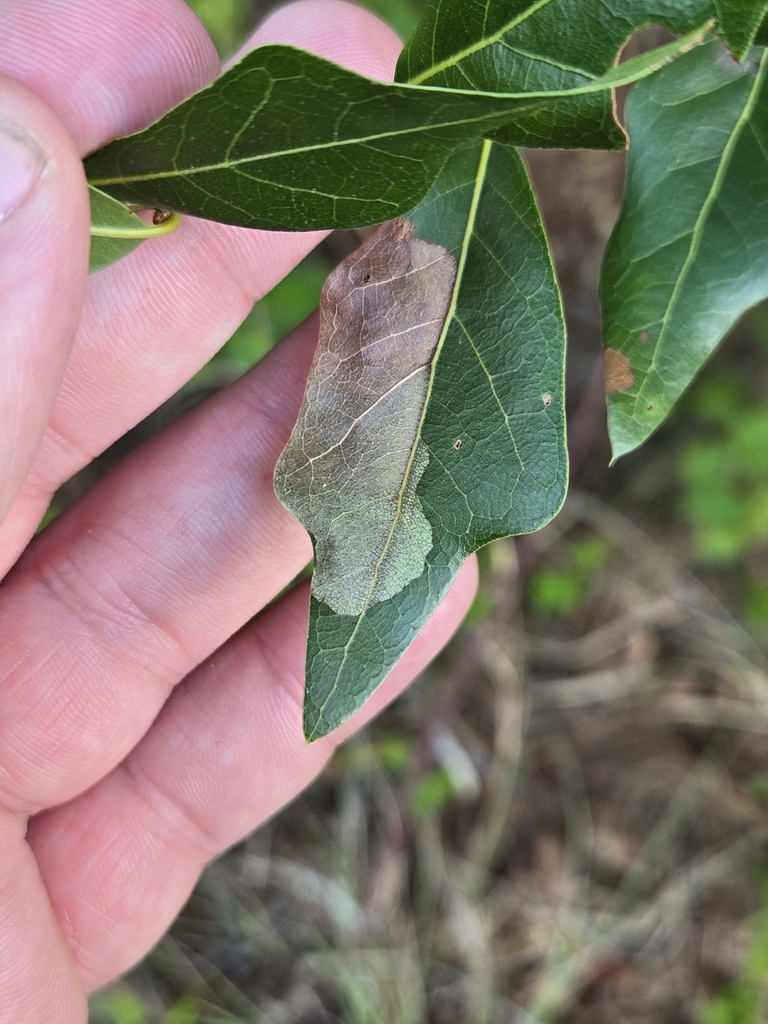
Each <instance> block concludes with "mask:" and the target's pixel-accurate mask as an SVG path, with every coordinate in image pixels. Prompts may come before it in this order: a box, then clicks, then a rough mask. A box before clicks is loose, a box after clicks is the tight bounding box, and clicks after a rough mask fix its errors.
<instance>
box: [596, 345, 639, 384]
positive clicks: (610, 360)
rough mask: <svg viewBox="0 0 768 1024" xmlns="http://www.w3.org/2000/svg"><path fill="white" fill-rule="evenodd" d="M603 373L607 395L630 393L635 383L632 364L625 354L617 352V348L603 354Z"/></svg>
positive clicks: (609, 349) (608, 349)
mask: <svg viewBox="0 0 768 1024" xmlns="http://www.w3.org/2000/svg"><path fill="white" fill-rule="evenodd" d="M603 372H604V373H605V393H606V394H607V395H612V394H613V393H614V392H615V391H629V389H630V388H631V387H632V385H633V384H634V383H635V375H634V373H632V364H631V363H630V361H629V359H627V357H626V356H625V355H624V353H623V352H617V351H616V349H615V348H607V349H606V350H605V351H604V352H603Z"/></svg>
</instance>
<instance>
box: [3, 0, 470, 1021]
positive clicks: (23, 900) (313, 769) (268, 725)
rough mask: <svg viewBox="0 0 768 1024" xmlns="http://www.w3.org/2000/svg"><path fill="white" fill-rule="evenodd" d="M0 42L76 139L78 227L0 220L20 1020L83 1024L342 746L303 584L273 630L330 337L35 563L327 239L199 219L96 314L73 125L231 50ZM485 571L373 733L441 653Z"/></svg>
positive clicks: (59, 199) (143, 98) (6, 877)
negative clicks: (312, 408) (166, 405)
mask: <svg viewBox="0 0 768 1024" xmlns="http://www.w3.org/2000/svg"><path fill="white" fill-rule="evenodd" d="M299 11H300V16H298V14H299V12H298V11H296V10H293V11H291V12H285V13H283V14H281V15H278V16H277V17H275V18H274V19H273V20H272V21H271V22H270V24H269V25H268V26H266V28H265V30H264V32H263V33H262V38H266V37H267V36H268V37H269V38H270V39H273V40H277V39H279V40H281V41H287V42H294V43H296V44H297V45H304V46H307V47H308V48H314V49H317V50H318V51H319V52H322V53H324V54H325V55H327V56H329V57H331V58H333V59H336V60H338V61H341V62H348V63H350V64H351V65H353V66H355V67H356V68H357V69H358V70H361V71H363V72H366V73H369V74H372V75H373V74H379V75H381V76H384V75H386V74H387V72H388V69H391V67H393V65H394V60H395V58H396V55H397V49H398V46H397V41H396V40H395V39H394V37H393V36H392V34H391V33H390V32H389V31H388V30H387V29H385V28H383V27H382V26H380V25H379V24H378V23H377V22H375V20H374V19H372V18H371V17H370V16H369V15H366V14H363V13H362V12H359V11H355V10H353V9H350V8H348V7H344V6H343V5H342V4H340V3H339V2H338V0H308V2H306V3H305V4H304V5H302V6H301V7H300V8H299ZM0 38H2V39H3V48H2V51H0V72H3V73H5V74H6V75H8V76H10V78H11V79H15V80H16V81H19V82H22V83H24V85H26V86H27V87H28V89H29V90H31V93H28V92H26V91H25V90H18V89H17V88H16V87H15V86H14V85H13V84H12V83H9V82H7V81H5V82H1V83H0V85H2V86H3V88H4V89H5V93H3V91H2V89H0V121H2V119H3V118H5V119H6V121H7V120H12V119H13V118H12V116H11V114H13V115H14V116H16V117H17V118H18V116H19V110H21V111H22V113H23V115H24V116H25V117H28V119H29V121H28V124H29V125H30V130H32V131H33V133H34V134H36V135H37V136H38V138H40V139H41V140H42V142H43V148H45V144H46V140H49V143H50V145H51V146H53V147H54V151H56V147H57V146H59V147H61V148H60V151H58V158H59V159H58V162H57V163H56V164H55V166H54V167H53V173H52V175H51V176H50V179H49V180H47V181H46V182H45V188H44V191H45V190H47V192H46V194H45V195H44V196H43V197H42V198H41V199H40V203H41V204H44V202H49V203H51V202H55V204H56V210H57V216H56V218H55V219H54V218H51V217H50V216H49V215H46V213H45V210H44V209H43V206H42V205H41V207H40V225H39V226H38V227H39V230H38V233H37V234H36V235H35V236H34V238H33V243H30V242H28V240H25V239H24V238H22V237H21V235H20V232H21V228H20V227H19V225H20V224H21V223H22V221H21V220H19V219H17V218H12V219H10V220H9V221H8V222H7V223H5V224H3V225H0V308H2V310H3V314H2V319H1V320H0V322H2V324H3V327H2V329H0V344H2V345H3V360H4V362H5V365H6V372H5V373H4V374H3V375H0V416H2V420H3V425H4V426H3V430H4V432H5V438H4V439H0V479H2V480H3V481H4V484H3V486H4V487H5V490H4V491H3V490H2V488H0V503H2V501H3V498H4V499H5V504H4V505H2V507H0V518H2V514H3V513H4V512H5V511H6V509H8V512H7V515H6V518H5V521H4V523H3V526H2V531H1V532H0V570H2V571H4V570H5V569H8V568H9V567H10V566H12V565H14V562H15V563H16V564H15V565H14V567H13V569H12V570H11V571H10V572H9V574H8V575H7V577H6V578H5V580H4V582H3V584H2V587H0V624H1V632H0V850H1V851H2V852H1V853H0V1022H2V1024H6V1022H11V1021H12V1022H13V1024H26V1022H27V1021H29V1022H35V1024H37V1022H39V1021H46V1022H47V1024H74V1022H77V1021H82V1020H84V1019H85V1008H84V1006H85V1004H84V992H85V991H86V990H88V989H91V988H93V987H96V986H98V985H100V984H103V983H104V982H106V981H107V980H109V979H110V978H111V977H113V976H114V975H115V974H117V973H119V972H120V971H122V970H125V969H126V968H127V967H128V966H130V965H131V964H132V963H134V962H135V961H136V959H137V958H139V957H140V956H141V955H142V954H143V953H144V952H145V951H146V950H147V949H148V948H149V947H150V946H151V945H152V943H153V942H155V941H156V940H157V938H158V937H159V935H160V934H162V932H163V930H164V929H165V928H166V927H167V926H168V924H169V923H170V921H171V920H172V918H173V916H174V915H175V914H176V912H177V911H178V909H179V907H180V906H181V904H182V902H183V901H184V899H185V898H186V896H187V894H188V893H189V890H190V888H191V886H192V885H193V884H194V881H195V879H196V877H197V875H198V874H199V872H200V870H201V868H202V866H203V865H204V864H205V862H206V861H207V860H209V859H210V858H211V857H213V856H215V855H216V854H217V853H218V852H220V851H221V850H222V849H224V848H225V847H227V846H228V845H230V844H232V843H233V842H236V841H237V840H238V839H239V838H240V837H242V836H243V835H244V834H245V833H246V832H248V831H249V830H250V829H252V828H253V827H255V825H257V824H258V823H259V822H260V821H262V820H264V818H266V817H267V816H269V815H270V814H272V813H273V812H274V811H275V810H276V809H277V808H278V807H280V806H281V805H282V804H283V803H285V802H286V801H287V800H289V799H290V798H291V797H292V796H293V795H295V794H296V793H297V792H298V791H299V790H300V789H301V788H302V787H303V786H305V785H306V784H307V783H308V782H309V781H310V780H311V778H312V777H313V776H314V775H315V774H316V773H317V771H318V770H319V769H320V768H321V767H322V765H323V764H324V763H325V761H326V759H327V757H328V756H329V754H330V752H331V750H332V749H333V747H334V746H335V744H336V743H337V742H338V740H339V738H340V737H339V736H337V735H335V736H334V737H332V738H329V739H328V740H326V741H321V742H319V743H316V744H312V745H311V746H307V745H306V744H305V743H304V740H303V737H302V733H301V714H300V704H301V689H302V683H301V680H302V662H303V647H304V635H305V629H306V592H305V591H304V590H298V591H295V592H294V593H293V594H291V595H290V596H289V597H288V598H286V599H284V600H283V601H281V602H280V603H278V604H276V605H273V606H272V607H270V609H269V610H268V611H266V612H264V613H262V614H259V613H260V612H261V610H262V609H263V608H264V607H265V605H266V604H267V603H268V602H270V601H271V600H272V598H273V597H274V596H275V595H276V594H277V593H278V592H279V591H280V590H281V589H282V588H283V587H284V586H285V585H286V584H287V583H288V582H289V581H290V579H291V578H292V577H293V576H294V575H295V574H296V573H297V572H298V571H299V569H300V568H301V567H302V566H303V565H304V564H305V563H306V561H307V560H308V558H309V557H310V554H311V548H310V545H309V539H308V537H307V536H306V534H305V533H304V531H303V530H302V529H301V527H300V526H299V525H298V524H297V523H296V522H295V520H293V519H292V518H291V517H290V516H289V515H288V513H287V512H285V510H283V509H282V507H281V506H280V505H279V504H278V503H277V501H276V499H275V498H274V495H273V492H272V486H271V475H272V468H273V466H274V462H275V459H276V457H277V455H278V454H279V451H280V449H281V447H282V445H283V444H284V443H285V440H286V438H287V435H288V432H289V430H290V427H291V425H292V421H293V419H294V417H295V414H296V411H297V408H298V403H299V399H300V395H301V390H302V386H303V381H304V377H305V374H306V370H307V367H308V363H309V359H310V357H311V350H312V346H313V343H314V329H313V324H312V323H309V324H306V325H304V326H303V327H301V328H299V329H298V331H296V332H295V333H294V335H293V336H292V337H291V338H290V339H288V341H287V342H286V343H284V344H283V345H282V346H280V347H279V348H278V349H277V350H276V351H275V352H273V353H272V354H271V355H270V356H269V357H268V358H267V359H266V360H265V361H264V362H263V363H262V364H260V366H259V367H258V368H257V370H256V371H254V372H253V373H251V374H249V375H248V376H247V377H246V378H244V379H243V380H242V381H240V382H239V383H238V384H237V385H235V386H234V387H232V388H230V389H228V391H226V392H223V393H222V394H220V395H219V396H217V397H216V398H215V399H214V400H212V401H211V402H209V403H206V405H205V406H202V407H200V408H199V409H197V410H196V411H195V412H194V413H193V414H191V415H190V416H188V417H187V418H186V419H185V420H184V421H182V422H181V423H179V424H177V425H176V426H174V427H173V428H171V429H170V430H168V431H166V432H165V433H164V434H163V435H161V436H159V437H158V438H157V439H155V440H154V441H153V442H151V443H150V444H148V445H146V446H145V447H144V448H143V449H142V450H141V451H139V452H138V453H137V454H136V455H134V456H133V457H132V458H131V459H129V460H127V461H126V462H125V463H124V464H123V465H121V466H120V467H119V468H118V469H117V470H116V471H115V472H114V473H112V474H111V475H110V476H109V477H108V478H107V479H106V480H105V481H104V482H103V483H102V484H100V485H99V486H98V487H97V488H96V489H95V490H94V491H93V492H92V493H91V494H90V495H88V496H87V497H86V498H85V499H84V500H83V501H81V502H80V503H79V504H78V505H77V506H75V507H74V508H73V509H72V510H70V512H69V513H67V515H66V516H63V517H62V518H61V519H60V520H58V521H57V522H56V523H55V524H54V526H53V527H51V528H50V529H49V530H47V531H46V532H45V534H44V535H42V536H41V537H40V538H38V539H37V540H36V541H35V542H34V543H33V544H30V545H29V547H28V548H27V550H26V551H24V548H25V546H26V545H27V544H28V542H29V538H30V537H31V536H32V534H33V533H34V529H35V526H36V524H37V523H38V522H39V520H40V518H41V515H42V513H43V511H44V509H45V507H46V505H47V503H48V501H49V500H50V496H51V494H52V493H53V491H54V490H55V488H56V487H57V486H58V485H59V484H60V483H61V482H62V481H64V480H65V479H67V478H68V477H69V476H71V475H72V473H74V472H75V471H76V470H78V469H79V468H80V467H81V466H82V465H83V464H85V463H86V462H87V461H88V459H89V458H91V457H92V456H93V455H95V454H97V453H98V452H100V451H103V450H104V448H106V447H107V446H108V445H109V444H110V443H111V442H112V441H113V440H114V439H115V438H117V437H118V436H120V435H121V434H122V433H123V432H124V431H125V430H126V429H128V428H129V427H130V426H132V425H133V424H134V423H136V422H137V421H138V420H139V419H141V418H142V417H143V416H144V415H146V414H147V413H149V412H150V411H151V410H152V409H153V408H155V407H156V406H157V405H158V404H160V403H161V402H162V401H163V400H164V399H165V398H167V397H168V395H170V394H171V393H172V392H173V391H174V390H176V389H177V388H178V387H179V386H180V385H181V384H182V383H183V382H184V381H185V380H187V379H188V378H189V377H190V376H191V375H192V374H193V373H194V372H195V371H196V370H197V369H198V368H199V367H200V366H201V365H202V364H203V363H204V362H205V361H206V360H207V359H208V358H209V357H210V355H211V354H212V353H213V352H214V351H215V350H216V348H217V347H219V346H220V345H221V343H222V342H223V341H224V340H225V339H226V338H227V337H228V336H229V334H230V333H231V332H232V330H233V329H234V328H235V327H236V325H237V324H238V323H239V321H240V320H241V319H242V318H243V316H244V315H245V313H246V312H247V310H248V309H249V308H250V305H251V304H252V302H253V301H254V299H255V298H257V297H258V296H259V295H260V294H263V293H264V292H265V291H266V290H267V289H268V288H269V287H271V286H272V285H273V284H274V283H276V281H278V280H279V279H280V277H281V276H282V275H283V274H285V273H286V272H287V270H288V269H289V268H290V267H291V266H293V265H294V264H295V263H296V262H297V260H298V259H300V258H301V257H302V256H303V255H304V253H306V252H307V251H308V250H309V249H310V248H311V247H312V246H313V245H314V244H315V243H316V241H317V238H318V236H317V235H312V236H308V235H266V234H264V233H261V232H246V231H241V230H238V229H234V228H227V227H223V226H221V225H213V224H208V223H203V222H194V221H187V222H185V223H184V224H183V225H182V227H181V229H180V231H179V232H178V234H177V235H175V236H173V237H171V238H168V239H163V240H159V241H156V242H153V243H151V244H147V245H145V246H143V247H142V248H141V249H140V250H138V251H137V252H136V253H135V254H134V255H133V256H132V257H131V258H129V259H128V260H126V261H125V262H124V263H121V264H118V265H116V266H114V267H112V268H110V269H109V270H108V271H105V272H104V273H102V274H100V275H98V276H96V277H94V278H93V279H92V280H91V281H90V282H89V284H88V291H87V297H86V298H85V301H84V304H83V305H82V308H81V306H80V302H79V296H80V295H81V294H82V292H83V289H84V287H85V253H86V252H87V203H86V198H85V189H84V185H83V182H82V178H81V176H80V173H79V170H78V167H77V161H76V159H75V156H76V155H75V154H74V153H69V151H68V150H67V147H68V146H70V147H71V144H70V143H69V142H68V140H67V138H66V133H65V132H64V131H63V130H62V129H61V127H60V125H59V123H58V122H57V117H58V119H60V121H61V123H63V126H64V129H66V132H68V133H69V136H70V137H71V139H73V140H74V143H75V145H76V146H77V148H78V149H79V150H80V152H81V153H85V152H87V151H89V150H92V149H94V148H95V147H96V146H98V145H100V144H101V143H103V142H104V141H106V140H107V139H108V138H110V137H113V136H115V135H118V134H122V133H125V132H127V131H130V130H132V129H135V128H138V127H141V126H143V125H145V124H146V123H148V122H149V121H151V120H152V119H153V118H154V117H155V116H157V115H159V114H160V113H162V112H163V111H164V110H165V109H167V108H168V107H169V106H171V105H172V104H173V103H175V102H178V101H179V100H180V99H182V98H183V97H184V96H185V95H186V94H188V93H189V92H191V91H193V90H194V89H195V88H198V87H200V86H201V85H203V84H205V83H206V82H207V81H209V80H210V79H211V78H212V77H213V76H214V75H215V74H216V73H217V71H218V63H217V60H216V55H215V53H214V51H213V48H212V45H211V43H210V40H209V39H208V38H207V36H206V35H205V33H204V32H203V30H202V28H201V27H200V26H199V24H198V23H197V22H196V21H195V19H194V18H193V17H192V16H191V15H190V13H189V11H188V9H187V8H186V6H185V5H184V4H183V3H182V2H181V0H162V2H160V0H111V2H110V4H109V5H107V6H106V7H105V6H104V4H103V3H102V2H101V0H68V3H66V4H62V3H60V2H57V0H0ZM32 93H36V94H37V95H38V96H39V97H41V98H42V99H43V100H44V101H45V102H46V103H47V104H48V105H49V107H50V108H51V109H52V110H53V111H54V114H55V115H56V116H54V115H52V114H51V113H50V111H49V110H48V109H46V107H45V106H43V105H42V104H40V103H39V102H38V101H37V100H36V99H35V97H34V95H32ZM6 94H7V95H6ZM4 95H6V100H7V102H8V103H10V104H11V110H10V113H9V111H8V110H5V109H3V96H4ZM8 97H10V99H8ZM14 104H15V105H14ZM50 140H52V141H50ZM68 161H69V162H68ZM37 203H38V198H37V197H36V198H35V204H37ZM33 214H34V210H33V212H32V214H30V215H29V216H32V215H33ZM25 217H27V214H26V213H25ZM17 236H18V237H17ZM41 282H42V284H41ZM78 319H79V327H77V333H76V336H75V325H76V324H77V322H78ZM73 336H74V337H75V342H74V346H73V347H72V349H71V352H70V345H71V343H72V338H73ZM14 346H16V347H15V348H14ZM20 346H21V347H22V348H23V354H22V355H19V351H20ZM62 373H63V382H62ZM32 396H34V401H32ZM41 437H42V442H41V441H40V439H41ZM22 552H23V553H22ZM19 556H21V557H19ZM17 559H18V561H17ZM473 572H474V570H473V568H471V567H470V568H469V569H468V570H467V572H465V573H464V574H463V575H462V577H461V578H460V581H459V583H458V585H457V587H456V588H454V591H453V592H452V594H451V596H450V597H449V599H448V601H447V602H446V604H445V605H444V606H443V607H442V608H441V609H440V611H439V612H438V613H437V615H436V616H435V618H434V620H433V621H432V623H430V626H429V627H428V629H427V630H426V631H425V633H424V634H423V636H422V637H421V638H420V639H419V640H418V641H417V643H416V644H414V646H413V648H412V649H411V650H410V652H409V653H408V655H407V656H406V658H405V659H404V660H403V662H402V663H401V665H400V666H399V667H398V669H397V670H396V672H395V673H394V674H393V677H392V678H391V679H390V680H389V681H388V683H387V684H386V685H385V686H384V687H382V690H381V691H380V694H379V695H378V696H377V698H376V699H375V701H374V702H373V704H372V705H371V706H369V708H368V709H367V711H366V717H370V715H371V714H372V713H373V711H374V710H375V709H376V708H377V707H380V706H381V705H382V704H383V703H385V701H386V700H389V699H391V697H392V696H393V695H394V694H395V693H396V692H397V691H398V689H399V688H402V686H403V685H405V684H406V682H407V681H408V680H409V679H411V678H412V677H413V675H414V674H415V672H417V671H418V670H419V669H420V668H421V666H423V665H424V664H425V663H426V661H427V660H428V659H429V658H430V657H431V656H432V655H433V654H434V653H435V651H436V650H437V649H439V647H440V646H441V644H442V643H444V642H445V640H446V638H447V637H448V636H449V635H450V633H451V631H452V630H453V629H454V628H455V625H456V623H457V622H458V620H459V618H460V615H461V613H462V611H463V610H464V608H465V607H466V604H467V601H468V600H469V597H470V595H471V591H472V587H473ZM251 620H252V621H251ZM235 634H237V635H235ZM214 652H215V654H214ZM182 680H183V681H184V682H183V686H178V684H179V683H180V682H181V681H182ZM171 694H172V696H171ZM359 724H360V719H359V718H358V719H357V720H356V721H355V722H353V725H352V727H353V728H354V727H355V726H359ZM349 731H351V729H346V730H344V732H345V734H348V732H349ZM25 830H26V833H27V840H28V843H27V842H25V841H24V836H25Z"/></svg>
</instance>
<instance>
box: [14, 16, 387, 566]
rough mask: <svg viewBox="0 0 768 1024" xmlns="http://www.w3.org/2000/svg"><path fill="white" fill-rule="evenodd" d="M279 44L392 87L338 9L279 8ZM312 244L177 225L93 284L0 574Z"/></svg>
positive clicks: (371, 25) (262, 38) (272, 36)
mask: <svg viewBox="0 0 768 1024" xmlns="http://www.w3.org/2000/svg"><path fill="white" fill-rule="evenodd" d="M35 2H36V3H42V0H35ZM48 2H49V3H51V2H53V0H48ZM80 2H83V0H77V4H74V5H73V6H77V5H78V4H79V3H80ZM93 2H95V0H93ZM121 4H122V5H128V4H129V0H121ZM133 4H134V6H136V5H138V6H139V7H141V6H142V5H141V4H139V2H138V0H133ZM144 6H146V5H144ZM163 32H165V29H163ZM0 34H2V21H1V20H0ZM281 39H284V40H286V41H289V42H291V43H292V44H294V45H298V46H305V47H307V48H309V49H313V48H315V41H316V40H319V48H320V49H321V50H322V52H323V54H324V55H325V56H326V57H328V58H330V59H333V60H336V61H338V62H340V63H342V64H347V65H348V66H350V67H354V68H357V69H358V70H361V71H362V72H364V73H371V74H373V73H376V74H380V75H381V76H382V77H385V75H384V72H385V71H386V73H387V74H386V77H390V78H391V76H392V71H393V69H394V65H395V61H396V58H397V53H398V51H399V49H400V42H399V40H398V39H397V37H396V36H395V35H394V33H392V32H391V30H390V29H388V28H387V27H386V26H384V25H383V24H382V23H381V22H379V21H378V20H377V19H375V18H374V17H373V16H372V15H371V14H369V13H368V12H366V11H362V10H360V9H359V8H356V7H353V6H350V5H349V4H345V3H341V2H340V0H304V2H303V3H298V4H293V5H289V6H288V7H287V8H283V9H282V10H281V11H278V12H276V13H275V14H274V15H273V16H272V17H271V18H270V19H269V20H268V21H267V22H266V23H265V25H264V26H262V28H261V29H260V30H259V31H258V32H257V33H256V35H255V37H254V39H253V40H252V44H255V43H264V42H273V41H279V40H281ZM28 45H29V41H28ZM132 84H133V83H132V81H131V80H126V82H124V83H121V85H120V88H122V89H124V90H125V91H126V92H128V91H129V90H130V88H131V87H132ZM113 88H114V86H113ZM322 237H323V235H322V233H318V232H313V233H310V234H301V233H277V232H263V231H248V230H245V229H238V228H232V227H227V226H225V225H220V224H211V223H208V222H204V221H198V220H195V219H194V218H185V221H184V223H183V224H182V226H181V229H180V230H179V231H178V232H177V233H176V234H174V235H172V236H170V237H168V238H164V239H157V240H152V242H150V243H145V244H144V245H142V246H140V247H139V249H137V250H136V251H135V252H134V253H133V254H132V255H131V256H130V257H128V258H126V259H125V260H123V261H121V262H120V263H118V264H116V265H114V266H113V267H110V268H108V269H107V270H105V271H103V272H102V273H100V274H97V275H94V276H93V277H92V278H91V281H90V290H89V300H88V302H87V304H86V309H85V312H84V316H83V320H82V324H81V329H80V332H79V334H78V338H77V342H76V345H75V348H74V351H73V354H72V358H71V360H70V364H69V366H68V368H67V374H66V378H65V381H64V385H63V387H62V390H61V393H60V396H59V400H58V402H57V404H56V407H55V409H54V413H53V416H52V418H51V423H50V429H49V431H48V433H47V435H46V437H45V439H44V442H43V445H42V448H41V450H40V453H39V456H38V459H37V461H36V464H35V466H34V468H33V471H32V473H31V474H30V477H29V479H28V481H27V484H26V485H25V488H24V491H23V493H22V494H21V495H20V497H19V500H18V502H17V504H16V507H15V508H14V509H13V511H12V513H11V514H10V516H9V519H8V521H7V523H6V529H5V534H4V537H5V546H6V551H5V554H4V555H3V553H2V552H0V573H2V571H3V568H5V567H7V566H8V565H9V564H11V562H12V561H13V559H15V557H17V555H18V552H19V551H20V550H21V549H22V548H23V546H24V544H25V543H26V542H27V540H28V539H29V537H30V536H31V533H32V532H33V530H34V528H35V526H36V524H37V523H38V522H39V520H40V517H41V516H42V513H43V512H44V510H45V507H46V506H47V503H48V501H49V500H50V497H51V494H52V493H53V491H54V490H55V489H56V488H57V487H58V486H59V484H61V483H62V482H63V481H64V480H65V479H68V478H69V477H70V476H71V475H72V474H73V473H75V472H76V471H77V470H78V469H79V468H81V467H82V466H83V465H85V464H86V463H87V462H88V461H89V460H90V459H91V458H92V457H93V456H94V455H96V454H98V453H99V452H101V451H103V450H104V449H105V448H106V447H107V446H108V445H109V444H111V443H112V442H113V441H114V440H115V439H116V438H118V437H119V436H121V435H122V434H123V433H125V431H126V430H128V429H129V428H130V427H132V426H133V425H134V424H135V423H137V422H138V421H139V420H140V419H142V418H143V417H144V416H146V415H147V414H148V413H149V412H150V411H152V410H153V409H155V408H156V407H157V406H158V405H160V404H161V403H162V402H163V401H164V400H165V399H166V398H168V397H169V396H170V395H171V394H173V393H174V392H175V391H176V390H177V389H178V388H179V387H180V386H181V385H182V384H183V383H184V382H185V381H187V380H188V379H189V378H190V377H191V376H192V375H193V374H194V373H195V372H196V371H197V370H198V369H199V368H200V367H201V366H202V365H203V364H204V363H205V362H206V361H207V360H208V359H209V358H210V357H211V356H212V355H213V353H214V352H215V351H216V350H218V349H219V348H220V347H221V345H222V344H223V343H224V342H225V341H226V339H227V338H228V337H230V335H231V334H232V332H233V331H234V329H235V328H236V327H237V325H238V324H239V323H240V322H241V321H242V320H243V318H244V317H245V316H246V315H247V313H248V311H249V310H250V308H251V305H252V304H253V302H254V301H255V300H256V299H257V298H259V297H260V296H261V295H263V294H264V293H265V292H266V291H268V290H269V289H270V288H271V287H273V286H274V285H275V284H276V283H277V282H278V281H279V280H280V279H281V278H282V277H283V276H284V275H285V274H286V273H287V272H288V270H289V269H290V268H291V267H292V266H294V265H295V264H296V263H297V262H298V261H299V260H300V259H301V258H302V257H303V256H304V255H306V253H307V252H309V251H310V249H312V248H313V247H314V246H315V245H316V244H317V242H318V241H319V240H320V239H321V238H322Z"/></svg>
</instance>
